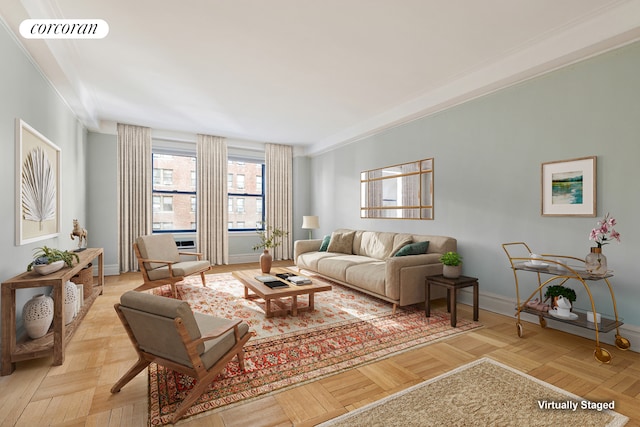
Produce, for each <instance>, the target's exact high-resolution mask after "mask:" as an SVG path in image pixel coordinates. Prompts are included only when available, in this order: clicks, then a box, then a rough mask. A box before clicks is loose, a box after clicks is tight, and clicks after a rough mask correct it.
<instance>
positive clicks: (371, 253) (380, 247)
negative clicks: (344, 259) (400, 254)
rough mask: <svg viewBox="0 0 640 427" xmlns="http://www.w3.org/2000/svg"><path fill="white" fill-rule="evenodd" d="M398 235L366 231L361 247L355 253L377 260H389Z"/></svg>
mask: <svg viewBox="0 0 640 427" xmlns="http://www.w3.org/2000/svg"><path fill="white" fill-rule="evenodd" d="M395 235H396V233H383V232H376V231H365V232H364V233H362V239H361V240H360V246H359V247H358V248H357V249H356V251H355V253H357V254H358V255H363V256H368V257H371V258H376V259H387V258H389V256H391V253H392V252H393V240H394V237H395Z"/></svg>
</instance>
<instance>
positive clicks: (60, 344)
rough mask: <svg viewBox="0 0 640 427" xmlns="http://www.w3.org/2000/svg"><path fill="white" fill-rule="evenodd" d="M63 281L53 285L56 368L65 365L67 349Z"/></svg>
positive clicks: (54, 358) (54, 362)
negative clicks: (65, 348) (65, 351)
mask: <svg viewBox="0 0 640 427" xmlns="http://www.w3.org/2000/svg"><path fill="white" fill-rule="evenodd" d="M63 286H64V284H63V283H62V281H61V282H60V283H56V284H55V285H53V295H52V296H53V364H54V365H56V366H59V365H62V364H63V363H64V347H65V341H66V340H65V339H64V338H65V336H64V334H65V322H64V303H63V296H62V295H63V294H62V287H63Z"/></svg>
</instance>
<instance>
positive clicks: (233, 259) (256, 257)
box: [229, 253, 260, 264]
mask: <svg viewBox="0 0 640 427" xmlns="http://www.w3.org/2000/svg"><path fill="white" fill-rule="evenodd" d="M258 261H260V253H253V254H238V255H229V264H246V263H249V262H258Z"/></svg>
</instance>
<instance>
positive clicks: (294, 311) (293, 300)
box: [291, 295, 298, 317]
mask: <svg viewBox="0 0 640 427" xmlns="http://www.w3.org/2000/svg"><path fill="white" fill-rule="evenodd" d="M291 315H292V316H293V317H296V316H297V315H298V296H297V295H293V296H292V297H291Z"/></svg>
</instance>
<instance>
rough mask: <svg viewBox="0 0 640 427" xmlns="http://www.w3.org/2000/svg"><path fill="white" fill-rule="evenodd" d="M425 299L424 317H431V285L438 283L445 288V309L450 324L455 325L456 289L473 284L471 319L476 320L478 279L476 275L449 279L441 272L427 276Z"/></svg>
mask: <svg viewBox="0 0 640 427" xmlns="http://www.w3.org/2000/svg"><path fill="white" fill-rule="evenodd" d="M424 284H425V294H426V300H425V302H424V312H425V315H426V317H431V285H439V286H444V287H445V288H447V311H448V312H450V313H451V326H453V327H454V328H455V327H456V324H457V323H458V322H457V313H456V312H457V310H456V294H457V292H458V289H462V288H466V287H467V286H473V320H475V321H477V320H478V279H477V278H476V277H468V276H460V277H458V278H456V279H449V278H447V277H444V276H443V275H442V274H439V275H437V276H427V277H426V278H425V281H424Z"/></svg>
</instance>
